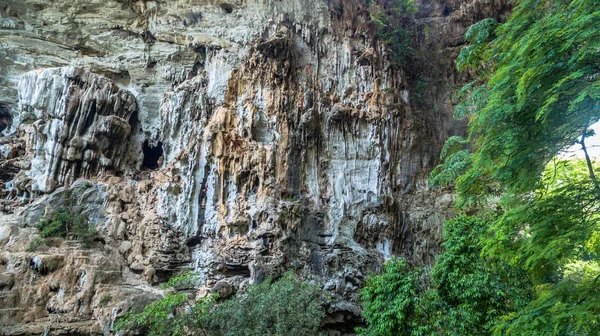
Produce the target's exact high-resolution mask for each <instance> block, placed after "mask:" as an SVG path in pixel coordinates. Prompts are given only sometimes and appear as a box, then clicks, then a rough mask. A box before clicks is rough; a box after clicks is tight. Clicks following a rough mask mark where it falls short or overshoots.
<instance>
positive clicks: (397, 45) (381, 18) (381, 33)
mask: <svg viewBox="0 0 600 336" xmlns="http://www.w3.org/2000/svg"><path fill="white" fill-rule="evenodd" d="M369 12H370V13H371V21H373V22H374V23H375V24H376V25H377V37H378V38H380V39H381V40H382V41H383V42H384V44H385V45H386V47H387V48H388V49H389V52H390V55H391V59H390V61H391V62H392V64H393V65H397V66H399V65H403V64H405V63H406V62H407V60H408V57H409V56H410V54H411V53H412V52H413V46H412V40H411V34H410V32H409V30H408V29H409V24H408V23H407V22H406V20H405V19H406V18H407V17H409V16H411V15H414V14H415V13H416V12H417V7H416V6H415V2H414V0H377V1H375V0H371V1H370V2H369Z"/></svg>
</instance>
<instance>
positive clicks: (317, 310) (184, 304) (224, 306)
mask: <svg viewBox="0 0 600 336" xmlns="http://www.w3.org/2000/svg"><path fill="white" fill-rule="evenodd" d="M196 281H197V275H196V274H194V273H190V272H187V273H182V274H180V275H178V276H176V277H173V278H171V279H170V280H169V281H168V282H167V284H166V286H165V287H173V288H178V289H187V288H193V285H194V284H195V283H196ZM320 295H321V290H320V288H319V287H318V286H316V285H314V284H311V283H308V282H303V281H301V280H299V279H298V278H297V277H296V276H295V275H294V274H293V273H291V272H288V273H286V274H284V276H283V277H282V278H281V279H279V280H278V281H276V282H271V281H270V280H267V281H265V282H264V283H262V284H256V285H250V286H249V288H248V292H247V293H245V294H243V295H241V294H238V295H236V296H235V297H234V298H232V299H229V300H227V301H225V302H222V303H220V304H217V303H216V297H215V296H209V297H207V298H204V299H201V300H198V301H195V300H193V298H190V297H189V295H188V294H187V293H186V292H175V293H169V294H166V295H165V296H164V298H162V299H160V300H157V301H154V302H152V303H151V304H149V305H148V306H146V307H145V308H144V309H143V310H142V311H140V312H135V311H130V312H127V313H126V314H124V315H123V316H122V317H121V318H120V319H119V321H118V322H117V325H116V327H115V329H116V330H131V331H137V332H142V333H144V334H147V335H150V336H154V335H171V336H178V335H211V336H219V335H236V336H237V335H247V336H253V335H282V336H283V335H317V334H318V330H319V326H320V322H321V319H322V318H323V316H324V312H323V309H322V308H321V306H320V301H319V297H320Z"/></svg>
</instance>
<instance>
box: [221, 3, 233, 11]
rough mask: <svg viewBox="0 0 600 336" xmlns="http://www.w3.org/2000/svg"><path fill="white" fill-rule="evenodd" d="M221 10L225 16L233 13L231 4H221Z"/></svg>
mask: <svg viewBox="0 0 600 336" xmlns="http://www.w3.org/2000/svg"><path fill="white" fill-rule="evenodd" d="M220 7H221V9H223V10H224V11H225V13H227V14H231V13H232V12H233V6H232V5H231V4H228V3H222V4H221V5H220Z"/></svg>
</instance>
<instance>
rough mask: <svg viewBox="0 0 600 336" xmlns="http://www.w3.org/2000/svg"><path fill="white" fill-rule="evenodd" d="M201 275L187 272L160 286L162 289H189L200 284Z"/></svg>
mask: <svg viewBox="0 0 600 336" xmlns="http://www.w3.org/2000/svg"><path fill="white" fill-rule="evenodd" d="M198 279H199V275H198V273H196V272H194V271H187V272H183V273H181V274H178V275H176V276H173V277H171V278H169V281H167V282H166V283H164V284H162V285H160V287H161V288H163V289H166V288H175V289H189V288H193V287H194V285H196V283H197V282H198Z"/></svg>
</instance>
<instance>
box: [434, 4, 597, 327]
mask: <svg viewBox="0 0 600 336" xmlns="http://www.w3.org/2000/svg"><path fill="white" fill-rule="evenodd" d="M598 22H600V1H599V0H572V1H561V0H519V1H516V2H515V7H514V11H513V13H512V15H511V17H510V18H509V19H508V21H507V22H506V23H503V24H498V23H497V22H495V21H494V20H490V19H487V20H484V21H482V22H480V23H478V24H476V25H474V26H472V27H471V28H470V29H469V31H468V32H467V35H466V39H467V41H468V42H469V43H470V45H469V46H468V47H466V48H463V50H462V51H461V54H460V56H459V58H458V60H457V67H458V68H459V70H466V69H469V70H471V71H473V72H474V73H476V74H477V75H478V77H477V79H476V80H475V81H474V82H473V83H470V84H468V85H467V86H465V87H464V88H463V89H462V90H461V91H460V92H459V98H460V99H461V102H460V103H459V105H458V108H457V110H456V113H455V114H456V116H458V117H463V116H466V117H469V119H470V123H469V130H470V133H469V135H470V136H469V139H468V140H469V142H470V146H469V145H467V144H464V145H463V147H462V148H460V149H459V151H460V150H469V151H470V152H469V153H464V154H461V155H462V157H458V156H457V155H456V154H455V153H458V151H456V150H455V151H454V152H452V151H451V152H450V155H446V156H445V157H443V160H444V162H443V164H442V165H441V166H439V167H438V168H437V170H436V171H435V174H434V176H433V180H434V181H435V179H436V178H437V181H439V182H440V184H444V183H452V179H453V177H455V176H456V181H455V186H456V191H457V193H458V195H459V197H460V202H459V205H460V206H461V207H464V208H465V209H466V210H468V211H470V212H473V211H479V213H481V212H482V211H484V209H489V208H496V209H497V210H498V216H497V218H494V219H492V220H489V221H488V224H487V225H486V226H485V230H484V231H483V232H482V234H481V237H482V238H480V245H481V246H482V250H481V253H480V254H481V257H482V258H484V259H489V258H497V259H499V260H500V261H502V262H505V263H508V264H509V265H510V266H511V267H513V268H514V267H519V268H521V269H522V270H523V272H525V274H526V278H527V279H528V280H529V281H531V285H530V286H529V287H530V290H531V292H532V293H533V297H532V299H531V300H530V301H529V302H528V303H527V304H525V305H520V306H519V307H520V308H518V309H516V310H513V311H510V310H509V311H504V312H502V313H501V316H500V317H499V318H498V319H495V320H494V322H493V323H492V324H491V325H489V326H490V327H489V330H490V331H493V332H494V334H495V335H594V334H595V333H597V331H598V330H600V299H599V297H600V296H598V290H599V287H600V280H599V279H600V264H599V262H600V259H599V258H598V257H599V255H598V251H600V245H599V243H600V241H599V237H600V222H599V220H598V215H597V213H598V206H599V205H600V184H599V182H598V180H597V178H596V167H595V163H594V162H593V161H592V159H591V158H590V156H589V155H588V151H587V146H586V139H587V138H588V137H589V136H591V135H592V134H593V132H591V131H590V130H589V129H588V127H589V126H590V125H591V124H593V123H595V122H596V121H598V120H599V119H600V62H599V61H598V60H599V59H600V58H599V57H600V30H599V29H598V28H597V23H598ZM453 143H456V140H452V139H451V140H450V142H449V144H448V146H450V147H452V146H453V145H452V144H453ZM576 143H578V144H579V145H580V146H581V149H582V151H583V156H584V159H583V160H571V161H566V160H559V159H557V155H558V154H559V153H560V152H561V151H563V150H564V149H565V148H567V147H569V146H571V145H573V144H576ZM452 148H456V147H452ZM453 160H454V161H453ZM511 287H512V288H515V287H514V284H513V285H511ZM517 288H518V287H517Z"/></svg>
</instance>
